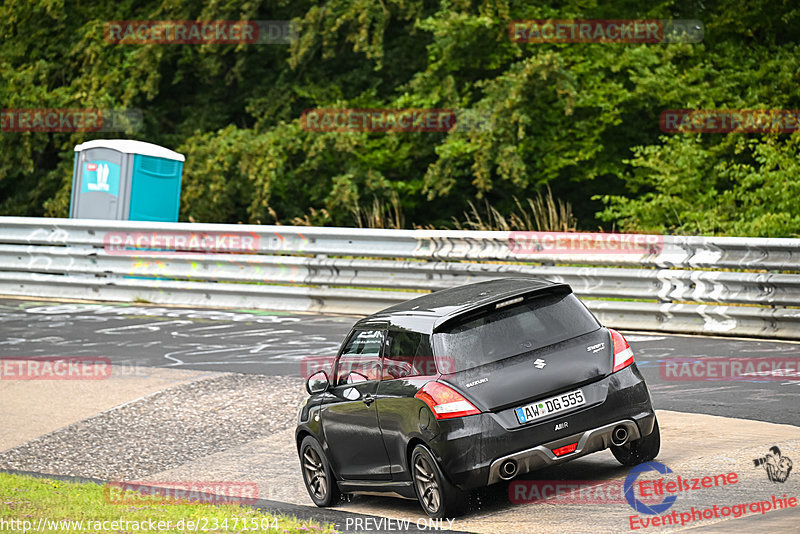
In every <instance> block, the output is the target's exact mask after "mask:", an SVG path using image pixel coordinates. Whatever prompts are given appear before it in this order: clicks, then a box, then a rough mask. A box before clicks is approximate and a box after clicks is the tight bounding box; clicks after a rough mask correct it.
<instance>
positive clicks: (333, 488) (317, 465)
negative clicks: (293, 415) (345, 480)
mask: <svg viewBox="0 0 800 534" xmlns="http://www.w3.org/2000/svg"><path fill="white" fill-rule="evenodd" d="M300 465H301V467H302V469H303V482H305V484H306V489H307V490H308V495H309V496H310V497H311V500H312V501H314V504H316V505H317V506H321V507H324V506H331V505H333V504H336V503H337V502H339V498H340V497H341V494H340V493H339V486H338V485H337V484H336V481H335V480H334V479H333V471H331V466H330V465H329V464H328V460H327V459H326V458H325V453H323V452H322V447H321V446H320V444H319V442H318V441H317V440H316V439H314V438H313V437H312V436H306V437H305V439H303V442H302V443H301V444H300Z"/></svg>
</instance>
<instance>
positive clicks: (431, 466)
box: [411, 445, 466, 519]
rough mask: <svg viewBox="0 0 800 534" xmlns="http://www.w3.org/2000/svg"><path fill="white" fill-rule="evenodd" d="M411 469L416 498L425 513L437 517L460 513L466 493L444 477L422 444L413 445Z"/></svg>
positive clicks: (452, 515)
mask: <svg viewBox="0 0 800 534" xmlns="http://www.w3.org/2000/svg"><path fill="white" fill-rule="evenodd" d="M411 470H412V476H413V478H414V490H415V491H416V494H417V499H418V500H419V503H420V505H422V509H423V510H425V513H426V514H428V515H429V516H430V517H434V518H438V519H442V518H445V517H455V516H457V515H461V513H462V512H463V506H464V502H465V501H466V498H465V497H466V495H465V494H464V492H463V491H461V490H460V489H458V488H457V487H455V486H454V485H453V484H451V483H450V481H448V480H447V479H446V478H445V477H444V475H443V474H442V470H441V469H439V464H437V463H436V460H435V459H434V457H433V455H432V454H431V452H430V451H429V450H428V448H427V447H425V446H424V445H417V446H416V447H414V451H413V452H412V453H411Z"/></svg>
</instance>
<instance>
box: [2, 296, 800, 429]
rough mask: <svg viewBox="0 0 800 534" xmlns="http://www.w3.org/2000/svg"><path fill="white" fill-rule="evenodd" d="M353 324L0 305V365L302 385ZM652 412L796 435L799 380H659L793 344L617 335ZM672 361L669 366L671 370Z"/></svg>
mask: <svg viewBox="0 0 800 534" xmlns="http://www.w3.org/2000/svg"><path fill="white" fill-rule="evenodd" d="M356 320H357V318H356V317H352V316H323V315H307V314H291V313H275V312H263V311H253V310H229V309H215V308H189V307H163V306H153V305H136V304H131V305H123V304H115V303H76V302H56V301H42V300H22V299H12V298H3V299H0V357H5V358H15V357H34V356H88V357H105V358H109V359H110V360H111V362H112V366H125V367H129V368H130V369H131V370H132V371H131V372H134V371H133V370H134V369H136V368H147V367H164V368H175V369H188V370H201V371H225V372H237V373H251V374H262V375H267V376H277V375H282V376H302V374H303V371H304V362H307V361H309V360H310V361H318V360H319V359H320V358H324V357H332V356H333V355H335V354H336V351H337V349H338V347H339V344H340V343H341V341H342V339H343V338H344V336H345V335H346V334H347V332H348V331H349V329H350V327H351V325H352V324H353V323H354V322H355V321H356ZM623 333H625V334H626V337H627V339H628V341H629V342H630V344H631V346H632V348H633V350H634V354H635V360H636V364H637V366H638V367H639V369H640V370H641V371H642V373H643V375H644V376H645V379H646V381H647V383H648V386H649V388H650V391H651V394H652V396H653V403H654V405H655V407H656V408H657V409H661V410H672V411H678V412H691V413H702V414H709V415H718V416H725V417H736V418H741V419H751V420H755V421H764V422H772V423H783V424H791V425H795V426H800V410H798V401H797V395H798V393H799V392H800V391H799V390H798V388H800V377H797V376H794V377H790V378H785V377H784V378H781V377H775V376H767V377H765V376H753V377H752V378H746V379H745V380H737V381H722V380H713V381H712V380H700V381H697V380H669V379H665V378H664V377H662V374H663V373H664V364H665V362H669V361H671V359H673V358H680V359H685V358H691V359H692V361H701V362H702V361H704V359H710V358H721V357H722V358H729V357H735V358H747V359H752V360H753V361H754V362H758V361H761V360H769V359H771V358H800V343H797V342H782V341H766V340H754V339H738V338H725V337H705V336H684V335H670V334H660V333H659V334H654V333H643V332H624V331H623ZM672 361H674V360H672Z"/></svg>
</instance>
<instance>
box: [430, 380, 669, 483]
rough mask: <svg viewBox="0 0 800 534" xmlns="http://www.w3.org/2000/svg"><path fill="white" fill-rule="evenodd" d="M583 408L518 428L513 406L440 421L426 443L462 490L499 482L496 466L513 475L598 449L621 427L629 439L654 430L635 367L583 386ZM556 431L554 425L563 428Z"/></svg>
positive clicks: (644, 391) (650, 405)
mask: <svg viewBox="0 0 800 534" xmlns="http://www.w3.org/2000/svg"><path fill="white" fill-rule="evenodd" d="M582 388H583V390H584V393H585V395H586V397H587V399H593V400H592V401H590V403H589V404H587V405H586V406H584V407H581V408H580V409H578V410H576V411H574V412H569V413H566V414H555V415H553V416H551V417H548V418H545V419H542V421H539V422H535V423H533V424H528V425H520V424H519V423H518V422H517V421H516V418H515V417H514V416H513V407H510V408H508V409H505V410H501V411H498V412H488V413H482V414H479V415H473V416H468V417H463V418H459V419H453V420H448V421H440V422H439V429H440V432H439V433H438V434H437V435H436V436H435V438H434V439H432V440H431V441H430V443H429V445H430V446H431V450H432V451H433V453H434V455H436V456H437V460H438V461H439V464H440V465H441V466H442V469H443V471H444V472H445V474H446V475H447V476H448V478H449V479H450V480H451V481H452V482H453V483H454V484H456V485H457V486H459V487H461V488H462V489H471V488H476V487H481V486H487V485H489V484H494V483H496V482H500V481H501V480H502V478H501V477H500V467H501V466H502V465H503V463H504V462H505V461H506V460H514V461H515V462H516V464H517V472H516V473H515V474H514V476H517V475H520V474H523V473H527V472H530V471H534V470H536V469H541V468H543V467H547V466H550V465H555V464H559V463H563V462H567V461H570V460H573V459H575V458H579V457H581V456H584V455H587V454H590V453H593V452H597V451H601V450H603V449H606V448H608V447H609V446H610V445H611V434H612V432H613V431H614V429H615V428H616V427H617V426H619V425H622V426H624V427H625V428H626V429H627V430H628V433H629V438H628V439H629V440H630V439H638V438H640V437H642V436H647V435H649V434H650V433H651V432H652V431H653V426H654V423H655V412H654V411H653V407H652V403H651V401H650V394H649V392H648V390H647V386H646V384H645V382H644V379H643V378H642V376H641V374H640V373H639V370H638V369H637V368H636V365H635V364H634V365H632V366H630V367H627V368H626V369H623V370H621V371H619V372H617V373H614V374H612V375H610V376H607V377H605V378H603V379H601V380H599V381H597V382H594V383H592V384H589V385H585V386H583V387H582ZM563 423H567V424H566V426H561V427H560V428H557V425H563ZM572 443H577V448H576V450H575V451H574V452H572V453H569V454H565V455H563V456H558V457H557V456H556V455H555V454H553V452H552V449H555V448H558V447H561V446H564V445H570V444H572Z"/></svg>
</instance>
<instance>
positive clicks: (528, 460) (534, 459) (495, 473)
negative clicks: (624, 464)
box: [489, 419, 641, 484]
mask: <svg viewBox="0 0 800 534" xmlns="http://www.w3.org/2000/svg"><path fill="white" fill-rule="evenodd" d="M618 427H624V428H625V429H626V430H627V431H628V434H629V436H628V440H634V439H639V438H640V437H641V434H639V427H638V426H637V425H636V423H634V422H633V421H632V420H630V419H627V420H622V421H616V422H614V423H611V424H608V425H605V426H601V427H599V428H593V429H591V430H587V431H586V432H583V433H581V434H574V435H572V436H568V437H566V438H562V439H559V440H556V441H551V442H550V443H544V444H542V445H539V446H537V447H532V448H530V449H526V450H524V451H519V452H515V453H513V454H508V455H506V456H503V457H501V458H498V459H496V460H494V461H493V462H492V463H491V464H490V465H489V484H494V483H496V482H500V481H501V480H504V479H505V480H510V479H511V478H514V477H515V476H518V475H524V474H525V473H529V472H531V471H535V470H537V469H542V468H543V467H548V466H551V465H555V464H557V463H561V462H567V461H569V460H573V459H575V458H578V457H580V456H584V455H586V454H590V453H593V452H597V451H602V450H603V449H607V448H608V447H610V446H611V435H612V433H613V432H614V430H615V429H617V428H618ZM573 443H577V444H578V446H577V448H576V449H575V451H574V452H571V453H569V454H565V455H563V456H556V455H555V454H554V453H553V449H556V448H558V447H563V446H565V445H571V444H573ZM509 461H510V462H513V464H514V465H515V472H514V474H513V476H510V477H505V478H504V476H503V474H502V473H501V471H500V468H501V466H502V465H503V464H504V463H506V462H509Z"/></svg>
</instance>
